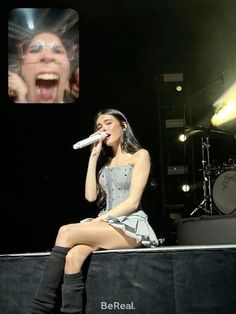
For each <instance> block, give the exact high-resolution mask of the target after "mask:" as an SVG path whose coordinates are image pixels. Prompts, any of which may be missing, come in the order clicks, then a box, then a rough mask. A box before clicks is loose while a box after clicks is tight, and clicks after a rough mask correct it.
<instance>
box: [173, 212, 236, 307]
mask: <svg viewBox="0 0 236 314" xmlns="http://www.w3.org/2000/svg"><path fill="white" fill-rule="evenodd" d="M177 243H178V244H179V245H208V244H236V216H232V215H224V216H221V215H220V216H201V217H195V218H185V219H180V220H178V221H177ZM235 313H236V310H235Z"/></svg>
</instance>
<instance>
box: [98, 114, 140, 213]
mask: <svg viewBox="0 0 236 314" xmlns="http://www.w3.org/2000/svg"><path fill="white" fill-rule="evenodd" d="M104 114H108V115H111V116H113V117H115V118H116V119H117V120H118V121H119V123H120V125H121V127H122V130H123V131H122V133H121V138H120V145H121V150H122V151H123V152H125V153H130V154H134V153H136V152H137V151H138V150H140V149H141V148H142V146H141V145H140V144H139V142H138V140H137V138H136V137H135V135H134V133H133V130H132V128H131V126H130V124H129V122H128V120H127V118H126V117H125V115H124V114H123V113H122V112H120V111H119V110H117V109H103V110H101V111H99V112H98V113H97V114H96V116H95V120H94V130H96V128H97V119H98V117H99V116H100V115H104ZM112 157H113V155H112V149H111V147H108V146H106V145H105V144H103V146H102V151H101V154H100V156H99V159H98V172H97V182H99V181H98V178H99V175H100V173H101V171H102V169H103V167H104V166H105V165H106V164H107V163H108V162H109V159H110V158H112ZM98 191H99V193H98V202H97V205H98V207H99V208H102V207H103V206H104V204H105V202H106V195H105V193H104V191H102V189H101V187H100V185H99V184H98Z"/></svg>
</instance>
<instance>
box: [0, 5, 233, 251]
mask: <svg viewBox="0 0 236 314" xmlns="http://www.w3.org/2000/svg"><path fill="white" fill-rule="evenodd" d="M20 6H21V7H26V8H27V7H41V6H42V4H41V3H37V1H31V2H30V1H21V4H20ZM18 7H19V3H14V2H12V1H8V6H5V7H4V8H2V9H1V13H0V14H1V20H2V23H1V26H2V27H1V38H2V44H3V43H4V44H5V48H6V47H7V41H8V38H7V37H8V31H7V27H8V20H7V18H8V12H9V11H10V10H11V9H14V8H18ZM47 7H52V8H53V7H55V8H58V7H68V8H73V9H76V10H77V12H78V13H79V43H80V50H79V51H80V52H79V54H80V56H79V58H80V97H79V100H78V101H76V102H75V103H73V104H50V105H42V104H40V105H35V104H13V103H11V102H10V101H9V100H8V95H7V60H8V58H7V49H4V48H3V47H2V48H1V60H2V66H1V77H2V84H1V85H2V89H1V93H2V104H1V110H2V114H1V118H2V123H1V126H2V132H1V134H2V135H3V137H2V138H3V140H2V143H3V145H2V157H3V158H2V162H1V165H2V171H1V172H2V188H1V190H2V202H1V245H0V248H1V252H2V253H11V252H32V251H47V250H50V249H51V247H52V246H53V244H54V239H55V236H56V233H57V230H58V228H59V226H61V225H62V224H66V223H70V222H77V221H79V220H80V219H82V218H85V217H93V216H96V214H97V211H96V209H95V206H94V205H95V204H89V203H87V202H86V201H85V199H84V180H85V175H86V166H87V160H88V156H89V148H88V147H87V148H84V149H83V150H79V151H78V150H77V151H74V150H73V148H72V146H73V144H74V143H75V142H77V141H78V140H80V139H83V138H84V137H87V136H88V135H89V134H90V132H92V129H93V117H94V115H95V113H96V112H97V111H98V110H100V109H102V108H107V107H114V108H117V109H119V110H121V111H123V112H124V113H125V114H126V116H127V118H128V119H129V121H130V123H131V125H132V127H133V128H134V130H135V133H136V135H137V137H138V139H139V140H140V142H141V144H142V145H143V146H144V147H145V148H147V149H148V150H149V151H150V154H151V157H152V166H153V167H152V178H153V179H154V181H155V182H156V184H155V186H154V187H153V188H152V189H148V190H147V191H146V193H145V199H144V203H145V211H146V213H147V214H148V215H149V220H150V223H151V225H152V226H153V228H154V230H155V231H156V233H157V234H159V235H161V236H162V235H163V236H164V237H166V239H167V241H166V244H167V245H168V244H173V243H175V229H174V227H173V219H174V218H176V217H177V218H179V217H188V216H189V214H190V212H191V210H192V209H193V208H194V207H195V206H196V205H197V204H198V203H199V201H200V200H201V197H202V189H201V172H200V171H199V168H201V154H200V152H201V147H200V138H199V137H195V138H193V139H191V140H190V142H189V143H188V144H186V145H185V146H181V144H180V143H178V141H177V135H178V133H179V132H180V131H183V129H184V128H185V127H186V125H188V126H190V127H192V126H196V125H199V124H200V125H203V126H206V127H209V126H210V117H211V116H212V115H213V107H212V104H213V102H214V101H215V100H216V99H217V98H218V97H219V96H221V94H222V93H223V92H224V91H225V90H226V89H227V88H228V87H229V86H230V85H231V84H232V83H233V82H234V81H235V78H236V75H235V73H236V40H235V39H236V33H235V20H236V2H235V1H234V0H231V1H230V0H225V1H220V0H218V1H217V0H215V1H214V0H204V1H203V0H197V1H191V0H176V1H174V0H169V1H167V0H146V1H144V0H142V1H141V0H139V1H138V0H124V1H122V0H119V1H117V0H113V1H110V0H98V1H95V0H82V1H49V2H47ZM1 46H2V45H1ZM3 46H4V45H3ZM175 73H181V74H182V77H183V80H181V81H178V80H177V81H174V82H173V81H172V82H166V81H165V79H164V77H166V76H165V74H175ZM176 85H181V86H182V87H183V91H182V92H177V91H176V89H175V87H176ZM184 111H185V113H186V125H185V126H184V127H179V128H178V127H177V128H171V129H167V128H166V120H167V119H183V116H184ZM228 131H230V132H231V131H232V134H235V133H236V131H235V128H234V125H233V126H230V128H229V129H228ZM211 144H212V146H211V158H212V160H213V162H214V163H215V164H217V165H222V163H224V162H227V161H228V158H233V159H234V158H236V157H235V156H236V154H235V146H236V145H235V138H234V137H233V136H232V137H231V136H226V135H222V136H219V137H214V138H212V139H211ZM186 164H187V165H188V172H187V173H181V174H180V175H176V174H175V175H172V176H170V175H168V173H167V168H168V166H171V167H174V166H176V165H178V166H181V165H182V166H186ZM186 180H188V181H189V182H190V183H191V184H192V186H193V187H194V189H193V190H191V191H190V193H186V194H184V193H183V192H182V191H181V189H180V184H182V183H183V182H184V181H186ZM199 214H200V213H199Z"/></svg>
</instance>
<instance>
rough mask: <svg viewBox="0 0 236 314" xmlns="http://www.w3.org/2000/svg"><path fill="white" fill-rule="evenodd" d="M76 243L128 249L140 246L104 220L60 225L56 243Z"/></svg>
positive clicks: (71, 244)
mask: <svg viewBox="0 0 236 314" xmlns="http://www.w3.org/2000/svg"><path fill="white" fill-rule="evenodd" d="M77 244H84V245H88V246H90V247H92V248H94V249H95V248H97V249H98V248H102V249H126V248H127V249H128V248H134V247H138V246H140V245H139V244H137V241H136V239H134V238H131V237H129V236H127V235H126V234H125V233H124V232H123V231H122V230H120V229H118V228H114V227H113V226H111V225H109V224H108V223H107V222H105V221H101V222H93V221H91V222H87V223H77V224H69V225H65V226H62V227H61V228H60V230H59V232H58V235H57V239H56V245H58V246H64V247H73V246H74V245H77Z"/></svg>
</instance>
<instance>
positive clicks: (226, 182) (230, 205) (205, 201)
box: [185, 127, 236, 216]
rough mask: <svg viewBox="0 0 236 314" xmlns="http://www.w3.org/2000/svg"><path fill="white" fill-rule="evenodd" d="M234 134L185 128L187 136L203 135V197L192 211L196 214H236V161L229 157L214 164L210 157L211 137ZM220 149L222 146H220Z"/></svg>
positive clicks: (216, 130)
mask: <svg viewBox="0 0 236 314" xmlns="http://www.w3.org/2000/svg"><path fill="white" fill-rule="evenodd" d="M218 134H219V135H223V136H232V134H231V133H229V132H227V131H225V130H221V129H210V128H205V127H195V128H191V129H190V128H189V129H186V130H185V135H186V138H188V137H190V136H192V135H194V136H195V135H200V136H201V158H202V160H201V163H202V168H201V169H199V170H201V172H202V179H203V183H202V188H203V198H202V201H201V202H200V204H199V205H198V206H197V207H196V208H195V209H194V210H193V211H192V212H191V213H190V215H191V216H192V215H194V214H195V213H196V212H197V211H199V210H201V211H202V210H203V211H204V213H205V214H206V215H213V214H217V215H234V214H236V163H235V161H234V159H232V158H228V160H227V162H226V163H223V164H221V165H219V166H215V165H214V166H213V165H212V164H211V159H210V146H211V145H210V139H211V138H212V137H214V136H215V135H218ZM219 149H220V147H219Z"/></svg>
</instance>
